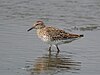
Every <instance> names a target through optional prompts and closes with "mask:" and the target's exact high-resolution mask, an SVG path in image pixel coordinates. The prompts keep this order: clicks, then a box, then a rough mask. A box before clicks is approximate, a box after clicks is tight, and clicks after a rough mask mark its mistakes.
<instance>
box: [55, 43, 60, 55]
mask: <svg viewBox="0 0 100 75" xmlns="http://www.w3.org/2000/svg"><path fill="white" fill-rule="evenodd" d="M56 48H57V50H58V51H57V53H59V52H60V50H59V48H58V45H56Z"/></svg>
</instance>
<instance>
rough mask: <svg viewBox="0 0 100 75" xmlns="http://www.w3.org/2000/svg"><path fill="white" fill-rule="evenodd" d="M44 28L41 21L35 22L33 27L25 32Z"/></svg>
mask: <svg viewBox="0 0 100 75" xmlns="http://www.w3.org/2000/svg"><path fill="white" fill-rule="evenodd" d="M44 27H45V25H44V23H43V21H36V23H34V24H33V26H32V27H31V28H30V29H28V30H27V31H30V30H32V29H41V28H44Z"/></svg>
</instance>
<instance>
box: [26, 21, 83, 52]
mask: <svg viewBox="0 0 100 75" xmlns="http://www.w3.org/2000/svg"><path fill="white" fill-rule="evenodd" d="M32 29H36V31H37V35H38V37H39V38H40V39H41V40H42V41H44V42H46V43H47V44H49V48H48V49H49V51H51V47H52V46H55V47H56V48H57V52H58V53H59V52H60V49H59V48H58V45H61V44H66V43H70V42H72V41H74V40H77V39H79V38H81V37H83V36H84V35H83V34H82V35H80V34H73V33H68V32H66V31H64V30H62V29H59V28H55V27H52V26H47V25H45V24H44V22H43V21H41V20H38V21H36V22H35V23H34V24H33V26H32V27H31V28H30V29H28V30H27V31H30V30H32Z"/></svg>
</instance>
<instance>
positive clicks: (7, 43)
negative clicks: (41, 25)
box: [0, 0, 100, 75]
mask: <svg viewBox="0 0 100 75" xmlns="http://www.w3.org/2000/svg"><path fill="white" fill-rule="evenodd" d="M36 20H43V21H44V22H45V23H46V24H47V25H50V26H54V27H58V28H61V29H63V30H65V31H68V32H71V33H78V34H84V38H81V39H79V40H76V41H74V42H72V43H70V44H66V45H61V46H59V48H60V50H61V52H60V53H59V54H58V55H57V53H56V49H55V48H53V50H52V53H51V54H49V52H48V45H46V44H45V43H43V42H42V41H41V40H39V39H38V38H37V36H36V34H35V32H36V31H35V30H33V31H31V32H27V29H29V28H30V27H31V26H32V24H33V22H35V21H36ZM99 37H100V0H50V1H48V0H0V75H34V74H35V75H67V74H70V75H99V74H100V46H99V45H100V40H99Z"/></svg>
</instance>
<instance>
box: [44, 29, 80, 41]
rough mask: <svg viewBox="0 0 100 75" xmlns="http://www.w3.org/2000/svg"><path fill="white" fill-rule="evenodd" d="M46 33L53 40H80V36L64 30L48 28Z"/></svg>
mask: <svg viewBox="0 0 100 75" xmlns="http://www.w3.org/2000/svg"><path fill="white" fill-rule="evenodd" d="M45 30H46V33H47V34H48V36H50V37H51V39H52V40H64V39H68V38H78V37H79V36H80V35H77V34H71V33H67V32H65V31H64V30H60V29H58V28H53V27H47V28H46V29H45Z"/></svg>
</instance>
